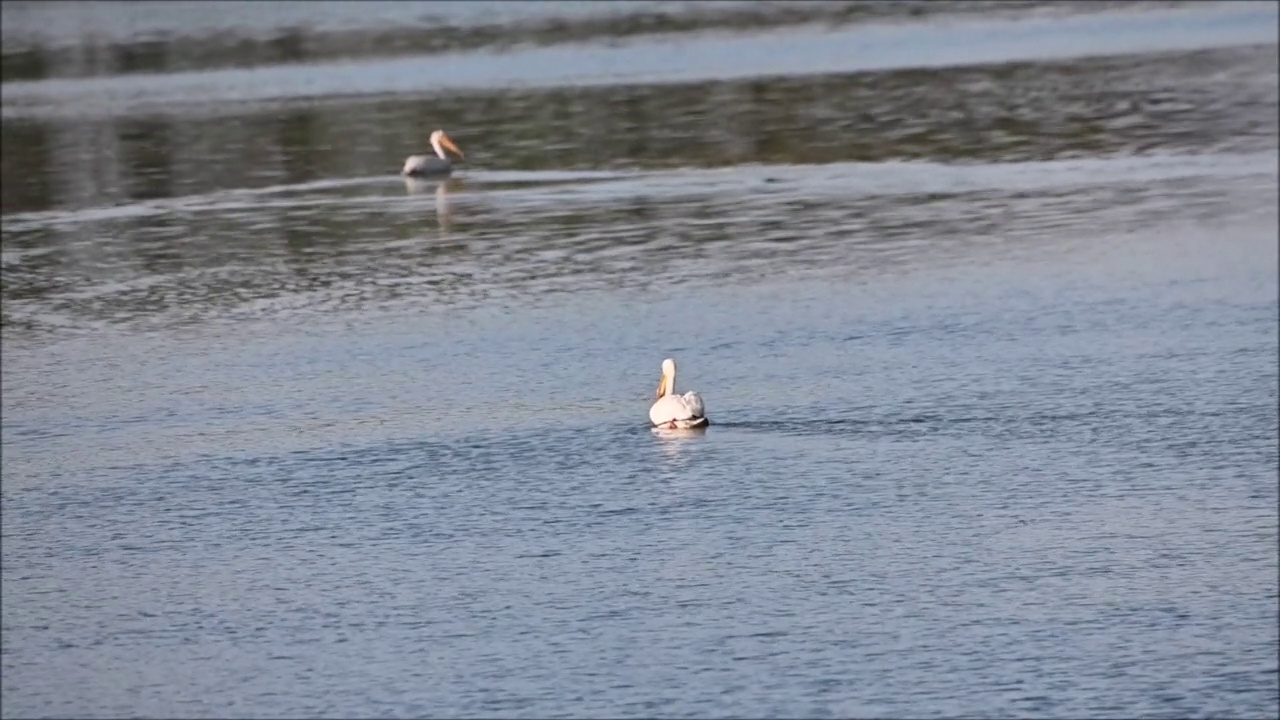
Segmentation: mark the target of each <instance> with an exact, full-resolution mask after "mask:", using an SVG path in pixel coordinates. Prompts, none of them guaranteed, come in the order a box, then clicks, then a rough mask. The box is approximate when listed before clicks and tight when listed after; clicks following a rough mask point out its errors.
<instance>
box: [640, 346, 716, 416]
mask: <svg viewBox="0 0 1280 720" xmlns="http://www.w3.org/2000/svg"><path fill="white" fill-rule="evenodd" d="M649 420H650V421H651V422H653V425H654V427H660V428H669V429H675V428H679V429H681V430H686V429H689V428H700V427H706V425H707V423H708V420H707V414H706V412H705V411H704V410H703V408H702V396H701V395H699V394H698V393H696V392H687V393H685V394H683V395H677V394H676V361H675V360H672V359H671V358H667V359H666V360H663V361H662V381H661V382H659V383H658V400H657V402H655V403H654V404H653V407H651V408H649Z"/></svg>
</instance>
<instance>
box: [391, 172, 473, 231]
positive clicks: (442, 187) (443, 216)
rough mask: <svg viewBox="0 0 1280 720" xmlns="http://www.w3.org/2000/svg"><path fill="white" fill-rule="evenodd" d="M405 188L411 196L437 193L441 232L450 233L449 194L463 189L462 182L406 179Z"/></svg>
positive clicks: (437, 214) (437, 213) (437, 217)
mask: <svg viewBox="0 0 1280 720" xmlns="http://www.w3.org/2000/svg"><path fill="white" fill-rule="evenodd" d="M404 188H405V190H406V191H407V192H408V193H409V194H410V195H426V194H427V193H432V192H433V193H435V196H436V221H437V222H438V223H439V224H440V230H441V231H443V232H449V224H450V223H449V220H450V218H449V193H450V192H451V191H454V192H456V191H458V190H461V189H462V183H461V181H458V180H454V179H452V178H450V179H444V180H423V179H421V178H415V177H406V178H405V179H404Z"/></svg>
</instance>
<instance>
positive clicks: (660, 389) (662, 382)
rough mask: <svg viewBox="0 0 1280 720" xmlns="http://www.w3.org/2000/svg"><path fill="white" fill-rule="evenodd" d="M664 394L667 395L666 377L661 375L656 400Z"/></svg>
mask: <svg viewBox="0 0 1280 720" xmlns="http://www.w3.org/2000/svg"><path fill="white" fill-rule="evenodd" d="M666 394H667V376H666V375H663V376H662V379H661V380H659V381H658V398H659V399H661V398H662V396H664V395H666Z"/></svg>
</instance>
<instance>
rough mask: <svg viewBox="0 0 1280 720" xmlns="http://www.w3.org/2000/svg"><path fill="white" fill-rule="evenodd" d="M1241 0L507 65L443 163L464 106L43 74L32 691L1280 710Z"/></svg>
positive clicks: (14, 556) (27, 198) (25, 534)
mask: <svg viewBox="0 0 1280 720" xmlns="http://www.w3.org/2000/svg"><path fill="white" fill-rule="evenodd" d="M384 10H385V8H384ZM1200 11H1203V9H1201V10H1197V12H1200ZM1239 11H1240V10H1239V7H1238V6H1237V7H1235V8H1233V9H1230V10H1229V11H1224V12H1239ZM1160 12H1162V11H1158V10H1150V9H1144V10H1142V12H1138V11H1136V10H1135V11H1133V12H1131V13H1130V14H1126V15H1124V20H1123V23H1122V24H1121V25H1120V26H1118V27H1124V28H1132V27H1138V26H1140V25H1141V20H1142V18H1144V17H1149V18H1152V19H1151V23H1152V26H1153V27H1156V28H1159V27H1164V25H1162V24H1161V23H1166V22H1168V17H1170V16H1166V15H1160V14H1159V13H1160ZM1143 13H1153V14H1151V15H1144V14H1143ZM1104 19H1105V16H1104V15H1098V16H1090V19H1089V22H1090V23H1102V22H1103V20H1104ZM970 20H971V19H970ZM903 22H904V23H907V22H908V21H907V20H904V21H903ZM916 22H919V23H922V25H921V32H924V33H927V34H929V35H930V36H931V37H932V36H933V35H935V34H941V35H943V36H945V28H946V27H948V25H947V24H946V23H945V22H943V21H934V20H919V21H916ZM1036 22H1039V21H1038V20H1037V21H1036ZM966 27H969V26H966ZM1036 27H1037V28H1039V27H1040V25H1036ZM909 28H910V25H909V23H908V24H907V25H906V26H904V29H901V30H900V31H901V32H907V31H908V30H909ZM940 28H941V29H940ZM1041 31H1042V30H1037V31H1036V32H1041ZM965 32H968V31H967V30H966V31H965ZM1126 32H1128V30H1126ZM1152 32H1155V31H1154V30H1153V31H1152ZM765 35H768V33H765ZM1228 35H1229V34H1228ZM1153 37H1155V38H1156V40H1158V39H1159V38H1160V37H1163V36H1161V35H1159V33H1156V34H1155V35H1154V36H1153ZM1240 38H1241V39H1240V42H1238V43H1236V44H1234V45H1233V44H1232V43H1231V42H1228V41H1226V40H1223V41H1221V44H1223V47H1221V48H1218V49H1213V50H1197V49H1190V48H1185V47H1182V46H1181V45H1180V42H1181V41H1180V40H1177V39H1176V38H1175V39H1174V40H1171V41H1169V42H1168V43H1167V44H1168V46H1169V48H1170V49H1169V51H1168V52H1169V54H1166V55H1159V54H1151V53H1149V52H1148V51H1147V50H1146V49H1144V48H1135V49H1130V50H1124V51H1121V50H1116V51H1115V53H1114V54H1113V55H1107V56H1105V57H1102V58H1095V59H1079V60H1073V61H1070V63H1067V64H1054V62H1050V61H1047V60H1045V59H1044V58H1039V57H1036V58H1031V59H1030V60H1029V61H1028V62H1027V63H1024V64H1014V65H1010V66H1002V65H997V66H973V67H970V66H966V65H963V64H961V65H957V66H956V67H954V68H949V69H943V70H938V71H936V72H930V73H921V72H918V71H914V70H906V71H901V72H899V71H886V72H883V73H879V72H869V71H863V70H858V71H857V72H854V71H853V70H851V71H850V73H849V74H847V75H836V76H827V75H823V76H814V77H809V76H796V77H791V78H782V79H779V80H774V81H769V80H764V79H758V80H752V81H750V82H749V83H747V84H745V85H743V84H740V83H738V82H737V81H735V80H732V79H725V80H717V81H710V82H709V84H706V85H695V86H691V87H684V86H682V85H679V84H673V85H665V84H657V85H639V86H635V87H623V86H618V87H612V88H606V89H603V90H601V89H597V90H563V91H560V90H555V91H533V90H510V89H508V90H502V91H494V93H493V94H488V95H486V94H483V93H479V94H476V95H474V96H464V97H457V98H452V99H450V100H448V101H447V102H446V103H445V104H444V105H443V106H442V109H441V112H442V113H444V114H445V115H446V118H445V120H444V121H441V122H439V123H437V122H435V121H427V122H428V124H429V125H431V126H434V125H436V124H441V125H447V126H449V127H451V128H452V127H458V128H459V130H458V131H456V132H455V131H452V130H451V133H452V134H454V135H455V137H457V138H458V139H459V140H460V144H463V146H464V148H466V149H467V150H468V155H469V157H471V156H472V155H474V156H476V157H477V158H478V159H477V160H476V161H475V164H474V165H473V166H469V167H467V168H465V170H464V172H463V173H462V174H461V176H460V177H459V178H457V179H455V180H451V181H450V182H449V183H447V184H444V185H443V186H441V185H439V184H426V185H422V184H405V183H403V182H402V181H401V180H400V179H399V178H396V177H394V176H393V175H392V173H394V171H395V169H396V167H398V162H397V159H398V158H399V157H400V156H402V155H403V154H404V153H403V152H401V151H402V150H403V149H404V147H405V145H406V144H409V145H410V146H412V144H413V142H414V140H413V138H417V137H418V136H419V135H421V134H422V133H420V132H418V131H419V130H421V128H420V127H419V125H420V124H421V122H422V120H421V119H420V118H418V117H417V114H418V113H419V110H420V107H421V106H419V105H416V104H414V103H415V102H416V101H408V100H406V101H404V102H402V103H401V102H396V101H393V100H389V99H387V98H380V99H377V100H365V99H358V98H357V99H350V98H348V99H345V100H342V99H335V98H330V99H329V100H328V103H327V104H326V102H322V101H320V100H317V101H316V104H315V107H314V108H313V109H311V110H307V111H305V112H299V113H298V114H295V115H288V114H286V115H281V116H276V115H273V114H272V113H270V112H266V113H265V114H264V112H265V111H263V110H262V109H261V108H260V107H258V106H256V105H252V104H250V105H249V106H245V107H241V106H239V105H236V104H235V103H230V102H228V104H226V105H225V106H223V107H221V108H219V109H218V110H217V111H216V112H214V113H212V114H211V115H210V116H208V117H202V116H201V117H196V118H195V119H191V117H190V114H191V113H192V112H194V111H192V110H191V109H190V108H185V109H183V110H181V111H178V110H175V111H174V112H175V116H174V117H180V118H182V119H181V120H175V119H174V118H173V117H167V116H163V115H162V116H154V115H150V114H139V115H136V116H135V115H129V114H127V113H126V114H125V115H124V116H123V117H122V116H120V115H118V113H117V110H118V108H116V107H114V106H111V107H106V106H103V107H99V110H100V111H101V115H100V116H97V115H95V116H93V117H90V118H81V119H78V120H75V121H74V122H72V121H67V120H66V119H65V117H64V113H63V112H62V110H57V111H52V110H51V111H49V112H48V113H47V114H44V115H41V114H40V113H35V114H34V115H33V116H29V117H26V118H25V119H12V118H11V115H10V114H9V112H8V111H9V105H8V96H7V95H6V113H5V121H4V123H5V127H4V130H5V133H6V136H5V163H6V165H5V168H4V173H5V176H4V177H5V183H4V187H5V190H4V192H5V195H4V201H5V212H4V230H3V233H4V234H3V257H2V258H0V259H2V260H3V279H4V283H3V293H4V294H3V301H4V302H3V308H2V309H3V321H4V325H3V333H4V334H3V346H2V347H3V363H0V373H2V384H3V388H2V392H0V399H2V400H3V415H2V423H3V424H2V428H3V438H2V440H3V447H2V450H3V464H2V469H3V485H2V487H0V490H2V495H0V500H2V503H0V511H2V513H3V518H2V522H0V532H2V543H0V551H2V560H3V563H2V564H3V597H2V599H3V607H2V609H3V628H2V630H3V644H2V645H0V682H2V683H3V698H2V703H0V712H2V713H3V715H4V716H5V717H67V716H76V717H117V716H130V717H138V716H145V717H153V716H154V717H160V716H164V717H300V716H308V717H401V716H405V717H428V716H430V717H459V716H465V717H552V716H555V717H566V716H567V717H975V716H981V717H1011V716H1017V717H1098V718H1103V717H1122V716H1123V717H1203V716H1211V715H1212V716H1226V717H1239V718H1254V717H1258V718H1261V717H1271V716H1274V715H1275V713H1276V712H1277V709H1278V707H1280V676H1278V674H1277V673H1278V663H1277V659H1276V657H1277V655H1276V653H1277V648H1278V647H1280V631H1278V630H1277V619H1278V618H1280V596H1278V594H1277V584H1276V577H1277V573H1278V572H1280V563H1278V560H1277V539H1278V529H1277V525H1278V522H1277V502H1278V501H1280V498H1278V490H1277V474H1276V472H1277V471H1276V468H1277V464H1278V463H1280V450H1278V441H1277V435H1278V433H1280V422H1278V416H1277V410H1276V408H1277V403H1278V402H1280V373H1278V372H1277V353H1278V351H1280V332H1278V330H1277V328H1278V325H1280V305H1278V303H1277V299H1278V296H1280V283H1278V281H1277V275H1276V267H1277V261H1278V260H1277V245H1278V241H1280V237H1278V235H1277V230H1276V228H1277V222H1278V220H1280V218H1278V217H1277V212H1276V206H1277V200H1280V193H1278V192H1277V175H1278V174H1280V173H1278V171H1277V154H1276V153H1277V144H1276V139H1275V138H1276V135H1275V130H1276V125H1277V120H1276V114H1277V111H1276V90H1275V87H1276V83H1275V80H1276V71H1275V67H1276V65H1275V62H1274V61H1275V58H1276V46H1275V44H1274V42H1272V43H1270V44H1265V43H1264V44H1261V45H1258V44H1256V43H1255V41H1254V39H1253V38H1252V36H1249V35H1247V34H1246V36H1240ZM1068 40H1070V38H1065V39H1063V40H1062V42H1063V46H1064V47H1065V46H1066V45H1067V44H1069V43H1068V42H1067V41H1068ZM1156 40H1151V39H1150V38H1147V39H1146V40H1144V43H1147V44H1153V45H1158V44H1159V43H1158V42H1157V41H1156ZM691 42H692V41H691ZM744 42H745V41H744ZM1126 53H1128V54H1126ZM458 57H459V58H460V59H459V60H458V62H460V63H462V62H465V61H466V57H467V56H465V55H463V56H458ZM1055 62H1056V61H1055ZM855 70H857V69H856V68H855ZM566 72H569V70H568V69H567V70H566ZM117 79H119V78H117ZM121 82H123V81H121ZM139 82H140V83H143V85H142V86H145V84H146V83H148V82H151V81H150V80H146V79H144V80H140V81H139ZM566 82H567V81H566ZM6 87H7V86H6ZM140 87H141V86H140ZM844 103H850V104H853V105H857V106H859V107H861V108H863V109H862V110H861V111H859V112H860V113H861V114H853V113H851V112H850V111H849V108H848V107H847V106H846V105H845V104H844ZM237 108H239V109H237ZM734 108H738V110H737V111H734V110H733V109H734ZM539 113H542V114H539ZM227 118H232V120H230V121H229V120H227ZM68 123H71V124H68ZM79 130H87V131H88V132H87V134H86V133H80V132H79ZM57 138H67V139H72V138H77V139H76V140H75V142H66V143H63V142H56V141H55V140H56V139H57ZM473 148H474V150H473ZM548 148H550V149H549V150H548ZM415 149H416V148H415ZM819 150H821V153H822V154H823V155H824V157H815V154H816V153H818V151H819ZM77 164H79V165H81V166H82V167H89V168H92V171H91V172H86V173H83V174H82V175H76V174H73V173H70V172H68V168H71V167H74V166H76V165H77ZM383 166H386V168H384V167H383ZM379 168H383V169H379ZM384 170H385V172H384ZM668 356H672V357H675V358H676V359H677V360H678V361H679V364H680V375H679V377H678V383H679V387H680V389H681V390H688V389H695V390H699V391H700V392H701V393H702V394H703V396H704V398H705V400H706V403H707V408H708V414H709V416H710V417H711V421H712V425H711V427H710V428H709V429H707V430H706V431H705V432H703V433H657V432H654V431H651V430H650V429H649V428H648V427H647V423H646V419H647V416H646V412H647V408H648V404H649V403H650V402H651V400H652V393H653V389H654V387H655V386H656V384H657V380H658V376H659V365H660V363H661V361H662V359H663V358H664V357H668Z"/></svg>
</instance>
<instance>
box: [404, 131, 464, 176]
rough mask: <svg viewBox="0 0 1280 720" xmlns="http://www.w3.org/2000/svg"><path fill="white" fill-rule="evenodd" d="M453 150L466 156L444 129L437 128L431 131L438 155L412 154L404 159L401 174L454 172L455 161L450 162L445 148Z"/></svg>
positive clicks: (440, 174) (432, 147)
mask: <svg viewBox="0 0 1280 720" xmlns="http://www.w3.org/2000/svg"><path fill="white" fill-rule="evenodd" d="M446 148H447V149H449V150H451V151H453V154H455V155H457V156H458V157H460V158H466V155H463V154H462V151H461V150H459V149H458V146H457V145H454V144H453V141H452V140H450V139H449V136H448V135H445V134H444V131H443V130H436V131H435V132H433V133H431V149H432V150H435V151H436V155H437V157H431V156H430V155H410V156H409V157H408V158H406V159H405V161H404V169H403V170H401V171H400V174H401V175H405V176H408V177H443V176H445V175H448V174H449V173H451V172H453V163H451V162H449V156H448V155H445V154H444V151H445V149H446Z"/></svg>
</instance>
